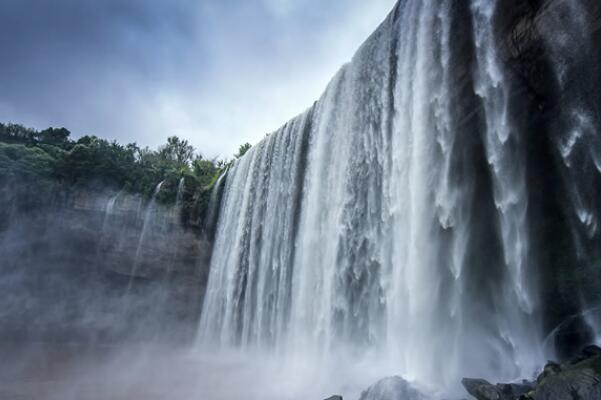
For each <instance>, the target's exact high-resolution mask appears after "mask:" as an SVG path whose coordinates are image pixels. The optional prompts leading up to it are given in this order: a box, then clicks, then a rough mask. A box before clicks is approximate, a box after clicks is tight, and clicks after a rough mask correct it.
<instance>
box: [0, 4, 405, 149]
mask: <svg viewBox="0 0 601 400" xmlns="http://www.w3.org/2000/svg"><path fill="white" fill-rule="evenodd" d="M394 3H395V0H369V1H366V0H2V5H1V6H0V49H2V55H1V57H0V121H2V122H19V123H23V124H25V125H27V126H31V127H35V128H45V127H47V126H65V127H66V128H68V129H70V130H71V131H72V132H73V133H74V134H75V135H76V136H80V135H83V134H96V135H98V136H101V137H105V138H108V139H117V140H118V141H120V142H123V143H126V142H137V143H138V144H141V145H148V146H151V147H155V146H157V145H159V144H162V143H163V142H164V141H165V140H166V138H167V137H168V136H170V135H174V134H175V135H178V136H180V137H183V138H186V139H188V140H190V141H191V142H192V143H193V144H194V145H195V146H196V147H197V148H198V149H199V150H200V151H201V152H202V153H204V154H205V155H206V156H210V157H213V156H221V157H227V156H230V155H231V154H232V153H233V152H235V150H236V149H237V147H238V145H239V144H241V143H243V142H247V141H248V142H251V143H256V142H257V141H259V140H260V139H261V138H262V137H263V136H264V135H265V134H266V133H268V132H271V131H273V130H275V129H277V128H278V127H279V126H281V125H282V124H283V123H285V122H286V121H287V120H288V119H290V118H291V117H293V116H295V115H296V114H298V113H300V112H302V111H303V110H305V109H306V108H307V107H308V106H309V105H310V104H311V103H312V102H313V101H314V100H316V99H317V98H318V97H319V96H320V94H321V93H322V91H323V90H324V89H325V86H326V84H327V83H328V81H329V80H330V78H331V77H332V76H333V75H334V74H335V72H336V71H337V70H338V68H340V66H341V65H342V64H343V63H345V62H347V61H348V60H350V58H351V57H352V55H353V53H354V52H355V50H356V49H357V48H358V47H359V45H360V44H361V43H362V42H363V40H365V39H366V38H367V36H368V35H369V34H370V33H371V32H372V31H373V30H374V29H375V28H376V27H377V26H378V24H379V23H380V22H381V21H382V20H383V19H384V18H385V16H386V15H387V14H388V12H389V11H390V10H391V9H392V7H393V5H394Z"/></svg>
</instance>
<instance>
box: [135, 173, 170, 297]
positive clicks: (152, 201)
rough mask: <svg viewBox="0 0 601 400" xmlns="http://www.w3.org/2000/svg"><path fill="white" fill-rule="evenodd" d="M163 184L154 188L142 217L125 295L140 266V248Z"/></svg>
mask: <svg viewBox="0 0 601 400" xmlns="http://www.w3.org/2000/svg"><path fill="white" fill-rule="evenodd" d="M163 183H164V181H162V182H160V183H159V184H158V185H157V186H156V188H155V189H154V192H153V193H152V197H151V199H150V202H149V203H148V205H147V206H146V214H145V216H144V224H143V225H142V231H141V232H140V240H139V241H138V246H137V248H136V255H135V256H134V262H133V264H132V267H131V273H130V279H129V283H128V285H127V291H126V292H127V293H129V291H130V290H131V288H132V285H133V282H134V279H135V277H136V273H137V270H138V267H139V264H140V257H141V255H142V246H143V245H144V239H146V234H147V231H148V226H149V224H150V220H151V218H152V216H153V213H154V212H155V204H156V199H157V196H158V195H159V193H160V192H161V187H162V186H163Z"/></svg>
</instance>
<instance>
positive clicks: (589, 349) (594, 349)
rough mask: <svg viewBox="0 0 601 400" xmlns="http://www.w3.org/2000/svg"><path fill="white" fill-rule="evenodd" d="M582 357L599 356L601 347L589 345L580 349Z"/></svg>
mask: <svg viewBox="0 0 601 400" xmlns="http://www.w3.org/2000/svg"><path fill="white" fill-rule="evenodd" d="M582 355H583V356H584V357H586V358H591V357H598V356H601V347H599V346H595V345H590V346H586V347H585V348H584V349H582Z"/></svg>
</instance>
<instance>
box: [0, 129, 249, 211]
mask: <svg viewBox="0 0 601 400" xmlns="http://www.w3.org/2000/svg"><path fill="white" fill-rule="evenodd" d="M249 148H250V144H248V143H246V144H244V145H242V146H240V149H239V151H238V153H237V154H236V155H235V157H236V158H238V157H241V156H242V155H244V153H246V151H248V149H249ZM231 162H232V161H231V160H229V161H228V160H217V159H207V158H204V157H203V156H202V155H201V154H200V153H198V152H197V151H196V149H195V148H194V147H193V146H191V145H190V143H189V142H188V141H187V140H183V139H180V138H178V137H176V136H172V137H170V138H169V139H168V140H167V143H166V144H164V145H163V146H161V147H159V148H158V149H157V150H151V149H149V148H148V147H144V148H142V147H139V146H138V145H137V144H135V143H130V144H127V145H122V144H119V143H117V142H116V141H108V140H105V139H101V138H98V137H96V136H83V137H81V138H79V139H77V140H74V139H71V133H70V132H69V131H68V130H67V129H65V128H59V129H56V128H48V129H45V130H42V131H37V130H35V129H31V128H27V127H24V126H22V125H17V124H2V123H0V183H2V182H7V181H8V180H12V179H19V180H27V181H30V182H35V183H36V184H39V185H48V184H51V185H52V184H55V183H58V184H60V185H62V186H63V187H68V188H71V187H85V188H88V189H92V190H95V189H106V188H109V189H113V190H126V191H128V192H130V193H139V194H142V195H144V196H150V195H151V194H152V192H153V191H154V188H155V187H156V185H157V184H158V183H159V182H161V181H164V184H163V189H162V190H161V193H160V194H159V201H161V202H163V203H172V202H174V201H175V198H176V193H177V188H178V183H179V181H180V179H181V178H183V179H184V182H185V185H184V188H185V193H184V202H185V204H184V209H185V211H188V212H192V211H193V210H191V209H192V208H195V209H197V210H196V212H194V213H195V214H197V213H200V214H203V213H204V210H206V207H207V206H208V201H209V198H210V191H211V189H212V186H213V184H214V183H215V181H216V180H217V177H218V176H219V175H220V174H221V173H222V171H223V170H224V169H225V168H226V167H227V165H228V164H230V163H231Z"/></svg>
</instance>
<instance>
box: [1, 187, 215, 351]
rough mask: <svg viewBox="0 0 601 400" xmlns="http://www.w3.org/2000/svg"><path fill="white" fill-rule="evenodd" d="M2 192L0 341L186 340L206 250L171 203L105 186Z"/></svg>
mask: <svg viewBox="0 0 601 400" xmlns="http://www.w3.org/2000/svg"><path fill="white" fill-rule="evenodd" d="M46 189H47V190H40V186H39V185H38V184H37V183H35V182H14V183H13V184H12V185H5V186H3V187H2V191H1V192H0V208H2V210H3V215H2V217H3V218H2V225H1V226H0V259H1V260H2V262H1V263H0V290H1V291H2V293H3V296H5V298H6V299H8V301H6V302H3V309H2V310H1V311H0V339H2V340H11V341H14V340H18V341H20V340H26V341H32V340H34V341H57V342H65V341H67V342H76V343H80V342H84V343H87V342H95V343H98V342H100V343H105V342H114V341H121V340H126V339H127V340H129V339H135V340H142V339H144V340H145V339H151V338H152V339H156V338H162V339H166V340H167V339H168V340H173V341H176V342H186V341H188V340H190V339H191V338H192V336H193V334H194V332H195V330H196V324H197V319H198V317H199V315H200V309H201V304H202V298H203V293H204V287H205V283H206V277H207V274H208V271H207V269H208V257H209V256H210V245H209V243H208V240H207V239H206V238H205V236H204V235H203V233H202V231H200V230H198V229H194V228H191V227H188V226H186V224H185V221H182V220H181V218H180V213H179V210H178V208H177V207H175V206H163V205H160V204H157V203H156V202H153V201H152V200H151V199H148V198H145V197H142V196H139V195H131V194H127V193H125V192H116V191H113V190H110V189H96V190H92V189H89V188H87V189H84V188H73V187H64V186H61V185H60V184H58V183H57V184H55V185H51V186H50V187H47V188H46Z"/></svg>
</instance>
